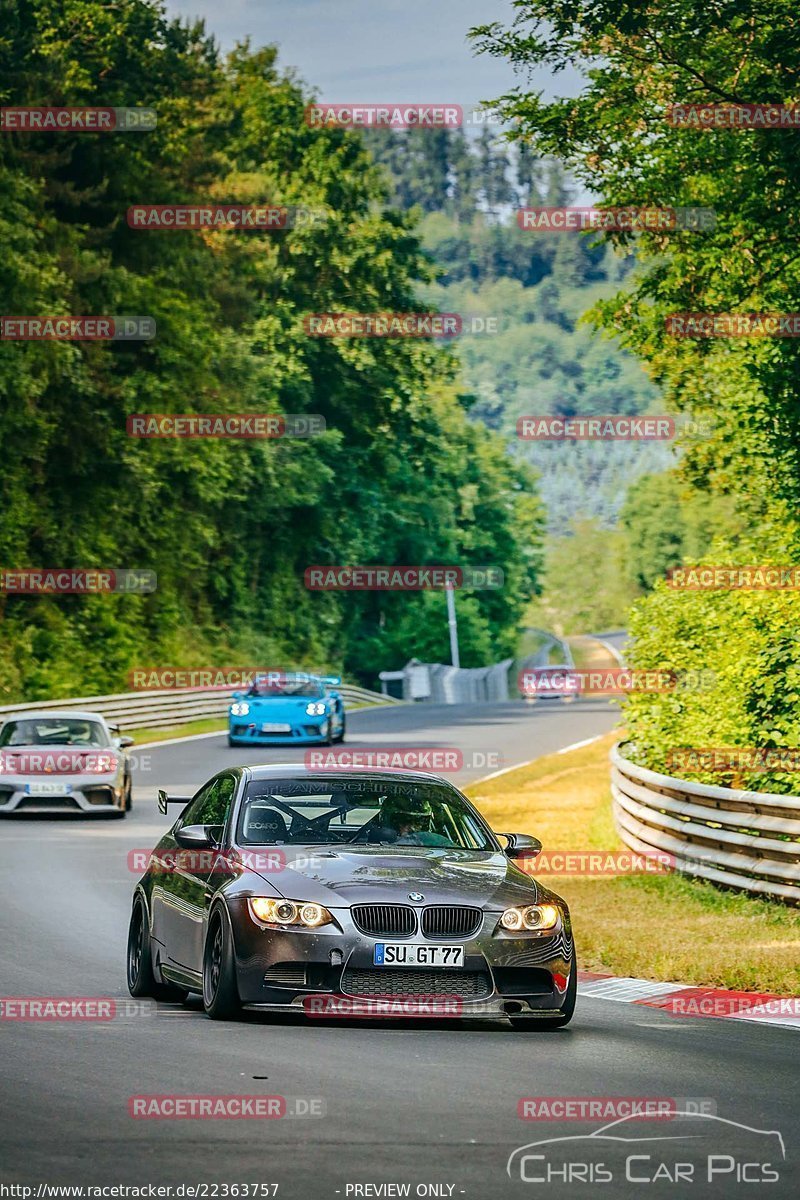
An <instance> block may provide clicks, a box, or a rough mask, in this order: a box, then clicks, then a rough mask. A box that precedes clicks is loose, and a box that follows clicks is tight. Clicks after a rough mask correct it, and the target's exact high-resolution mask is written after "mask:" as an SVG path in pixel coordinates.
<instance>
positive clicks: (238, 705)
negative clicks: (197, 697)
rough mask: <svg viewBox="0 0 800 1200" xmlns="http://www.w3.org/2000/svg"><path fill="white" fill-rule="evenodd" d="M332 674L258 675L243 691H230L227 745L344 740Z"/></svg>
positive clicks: (342, 718) (341, 706) (342, 717)
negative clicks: (231, 692)
mask: <svg viewBox="0 0 800 1200" xmlns="http://www.w3.org/2000/svg"><path fill="white" fill-rule="evenodd" d="M340 683H341V679H339V678H338V677H337V676H333V675H326V676H321V677H318V676H315V675H305V674H303V673H302V672H297V673H296V674H291V675H284V674H282V673H281V674H278V672H271V673H269V674H266V675H257V676H256V678H255V679H254V680H253V682H252V684H251V686H250V688H249V690H248V691H246V692H234V693H233V699H232V700H231V704H230V707H229V709H228V745H229V746H269V745H279V744H281V743H286V742H301V743H307V744H320V743H321V744H323V745H327V746H330V745H331V744H332V743H333V742H343V741H344V733H345V715H344V701H343V700H342V697H341V695H340V694H339V692H337V691H335V690H334V689H335V688H336V687H337V686H338V685H339V684H340Z"/></svg>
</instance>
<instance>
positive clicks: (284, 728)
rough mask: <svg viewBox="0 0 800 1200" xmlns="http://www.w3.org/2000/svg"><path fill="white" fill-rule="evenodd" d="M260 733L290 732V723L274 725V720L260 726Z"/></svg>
mask: <svg viewBox="0 0 800 1200" xmlns="http://www.w3.org/2000/svg"><path fill="white" fill-rule="evenodd" d="M261 732H262V733H291V732H292V727H291V725H276V724H275V723H274V722H271V723H268V724H266V725H262V726H261Z"/></svg>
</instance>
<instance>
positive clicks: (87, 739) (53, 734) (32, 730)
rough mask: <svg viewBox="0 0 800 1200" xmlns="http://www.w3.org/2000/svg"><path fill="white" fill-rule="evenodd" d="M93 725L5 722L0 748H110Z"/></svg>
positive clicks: (73, 720)
mask: <svg viewBox="0 0 800 1200" xmlns="http://www.w3.org/2000/svg"><path fill="white" fill-rule="evenodd" d="M110 745H111V742H110V741H109V738H108V735H107V733H106V731H105V729H104V727H103V726H102V725H100V724H99V722H97V721H84V720H82V719H81V718H79V717H30V718H28V719H26V720H24V721H7V722H6V724H5V725H4V726H3V728H2V729H1V730H0V746H92V747H95V746H110Z"/></svg>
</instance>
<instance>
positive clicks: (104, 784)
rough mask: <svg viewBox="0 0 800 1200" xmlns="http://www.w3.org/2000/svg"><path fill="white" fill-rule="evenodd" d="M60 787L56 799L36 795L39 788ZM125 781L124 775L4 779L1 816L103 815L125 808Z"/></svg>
mask: <svg viewBox="0 0 800 1200" xmlns="http://www.w3.org/2000/svg"><path fill="white" fill-rule="evenodd" d="M40 783H47V784H53V785H56V786H57V787H58V788H59V790H58V791H57V792H55V793H54V794H52V795H46V796H41V795H35V794H32V793H31V791H30V788H31V787H33V788H34V790H35V787H36V785H37V784H40ZM123 789H124V779H123V777H122V776H121V775H117V774H113V775H92V776H91V777H88V776H86V775H64V776H61V775H56V776H50V777H48V778H46V779H43V778H42V776H41V775H36V776H30V777H27V776H11V775H7V776H2V777H0V816H11V815H13V814H23V813H26V814H27V813H33V812H39V813H102V812H118V811H119V810H120V808H121V807H122V793H123Z"/></svg>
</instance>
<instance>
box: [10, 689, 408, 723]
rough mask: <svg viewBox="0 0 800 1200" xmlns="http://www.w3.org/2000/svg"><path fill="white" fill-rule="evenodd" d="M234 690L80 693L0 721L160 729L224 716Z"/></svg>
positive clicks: (365, 696) (358, 695) (355, 698)
mask: <svg viewBox="0 0 800 1200" xmlns="http://www.w3.org/2000/svg"><path fill="white" fill-rule="evenodd" d="M336 690H337V691H338V692H340V693H341V696H342V699H343V700H344V705H345V709H348V708H352V707H353V706H354V705H369V704H402V703H403V701H402V700H396V699H395V698H394V697H392V696H382V695H381V694H380V692H371V691H369V690H368V689H367V688H362V687H356V686H355V685H351V684H349V683H343V684H341V685H340V687H338V688H337V689H336ZM232 691H233V689H229V688H201V687H198V688H181V689H179V690H178V689H174V688H164V689H161V690H159V691H149V692H118V693H117V694H116V695H113V696H81V697H77V698H75V697H73V698H71V699H64V700H45V701H41V702H36V701H34V702H33V703H31V704H24V705H23V704H10V705H7V706H5V707H2V708H0V721H2V720H3V719H4V718H5V717H7V716H10V715H12V714H13V713H18V712H27V711H31V710H33V709H36V710H39V709H44V710H45V711H46V710H48V709H50V710H56V711H58V710H61V709H79V710H81V711H82V712H96V713H100V714H101V716H103V717H105V718H106V720H107V721H109V722H110V723H111V724H112V725H118V726H119V727H120V729H159V728H161V727H163V726H165V725H185V724H187V723H188V722H189V721H199V720H204V719H208V718H210V717H224V716H225V715H226V713H227V711H228V704H229V702H230V698H231V694H232Z"/></svg>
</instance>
